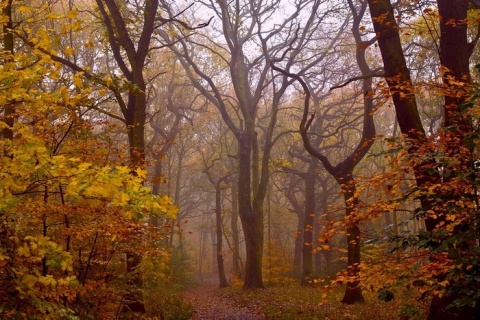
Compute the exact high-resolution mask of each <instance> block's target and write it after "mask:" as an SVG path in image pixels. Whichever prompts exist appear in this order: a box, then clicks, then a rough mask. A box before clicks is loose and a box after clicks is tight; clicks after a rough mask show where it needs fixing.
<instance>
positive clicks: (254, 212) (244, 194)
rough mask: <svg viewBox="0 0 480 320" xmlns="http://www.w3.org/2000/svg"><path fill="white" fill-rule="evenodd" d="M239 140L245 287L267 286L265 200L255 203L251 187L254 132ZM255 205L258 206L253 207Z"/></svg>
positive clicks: (244, 135)
mask: <svg viewBox="0 0 480 320" xmlns="http://www.w3.org/2000/svg"><path fill="white" fill-rule="evenodd" d="M238 142H239V148H238V150H239V168H238V209H239V216H240V220H241V221H242V227H243V232H244V236H245V249H246V255H247V259H246V261H245V279H244V283H243V288H244V289H258V288H264V285H263V277H262V258H263V237H264V234H263V202H262V203H261V206H259V204H258V203H256V205H255V204H253V203H252V195H251V194H252V190H251V185H252V182H251V153H252V147H253V138H252V136H251V135H248V134H242V135H241V136H240V139H238ZM254 206H255V207H254Z"/></svg>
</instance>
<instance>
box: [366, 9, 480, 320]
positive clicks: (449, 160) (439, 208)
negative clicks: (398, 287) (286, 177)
mask: <svg viewBox="0 0 480 320" xmlns="http://www.w3.org/2000/svg"><path fill="white" fill-rule="evenodd" d="M369 7H370V12H371V16H372V21H373V25H374V29H375V31H376V33H377V37H378V44H379V48H380V51H381V54H382V59H383V63H384V68H385V76H386V81H387V84H388V86H389V88H390V92H391V95H392V98H393V101H394V105H395V110H396V113H397V119H398V122H399V125H400V128H401V131H402V133H403V134H404V135H405V136H406V137H407V141H406V142H407V145H408V146H407V150H408V152H409V154H410V155H411V156H412V157H415V156H416V154H418V153H420V154H423V155H425V156H424V159H422V161H416V162H414V164H413V169H414V174H415V179H416V184H417V187H418V188H420V190H422V191H423V192H422V194H421V196H420V200H421V207H422V208H421V209H422V210H421V212H422V215H421V216H422V217H424V218H425V225H426V230H427V232H428V233H429V235H428V236H427V237H430V239H436V240H434V242H436V243H437V244H442V243H443V244H444V245H445V244H446V243H448V242H449V241H452V239H454V238H455V237H456V236H457V232H458V230H454V232H452V233H450V231H453V230H452V222H449V221H448V220H447V217H448V216H449V214H451V212H449V211H450V209H449V208H448V205H449V203H450V205H451V199H452V196H453V197H455V196H454V194H455V193H456V191H455V190H458V189H457V188H463V189H464V190H466V199H465V201H466V202H472V201H474V200H472V199H473V198H475V195H472V193H474V191H472V189H471V187H468V186H467V187H466V186H465V185H464V184H463V183H459V184H458V185H452V184H451V182H452V181H453V180H454V179H455V178H456V179H458V180H457V181H462V179H464V178H461V175H460V174H459V173H458V172H461V171H462V170H463V171H464V172H465V171H467V172H468V171H470V167H471V157H472V154H471V151H469V148H470V147H469V144H468V143H466V140H467V139H466V135H465V133H466V132H468V131H469V130H471V129H470V128H471V124H470V121H469V120H468V116H465V114H464V113H463V112H462V105H464V104H465V102H466V99H467V96H468V94H466V92H465V91H464V89H462V88H461V86H458V85H462V84H468V83H469V82H470V75H469V58H470V55H471V52H472V50H473V47H474V46H475V44H476V41H477V38H476V37H475V38H474V41H473V42H471V43H469V42H468V37H467V23H468V19H467V11H468V8H469V1H437V7H438V11H439V14H440V32H441V33H440V47H439V56H440V62H441V65H442V68H443V70H442V71H443V72H442V74H443V83H444V88H443V91H442V94H443V95H444V99H445V104H444V114H445V116H444V125H445V128H444V130H443V133H442V136H443V138H442V140H440V143H439V145H440V146H438V145H436V146H435V145H434V146H433V148H432V147H431V146H428V145H427V142H428V139H427V137H426V135H425V132H424V130H423V127H422V124H421V121H420V117H419V113H418V108H417V105H416V101H415V91H414V89H413V85H412V81H411V79H410V73H409V70H408V67H407V65H406V62H405V58H404V55H403V51H402V47H401V41H400V36H399V31H398V30H399V29H398V25H397V23H396V20H395V17H394V11H393V7H392V5H391V3H390V1H369ZM467 91H468V90H467ZM470 137H471V136H470ZM471 141H475V138H473V140H471ZM435 148H438V149H437V150H433V152H436V151H437V152H438V150H440V152H442V153H444V159H443V160H442V161H444V163H443V164H442V172H441V174H439V172H438V170H436V169H437V168H438V165H437V164H436V163H435V159H434V158H433V157H431V156H429V154H432V153H433V152H432V150H431V149H435ZM459 155H461V156H460V158H459ZM464 181H465V180H464ZM465 182H466V183H467V185H468V181H465ZM444 183H448V184H450V188H449V189H448V190H447V189H444V188H442V187H441V186H442V184H444ZM460 186H461V187H460ZM465 188H466V189H465ZM428 190H435V192H428ZM439 199H442V200H441V202H439ZM468 211H469V210H467V212H468ZM456 216H457V217H458V219H460V221H462V219H461V218H460V217H461V216H462V215H461V214H457V215H456ZM457 223H460V224H462V222H458V221H457V222H455V223H454V224H457ZM445 230H446V231H447V235H446V236H445V235H444V236H442V235H441V234H442V233H444V232H445ZM440 247H442V246H441V245H440V246H438V245H435V246H433V247H431V249H433V252H432V256H431V261H432V263H435V261H437V262H439V261H440V260H438V258H439V256H437V255H436V252H437V250H438V248H440ZM443 248H444V249H443V250H445V251H447V252H448V251H449V250H447V248H448V246H447V247H443ZM445 251H443V252H445ZM440 252H442V250H440ZM450 257H451V258H453V257H452V256H450ZM453 259H455V258H453ZM448 273H449V272H445V273H442V275H441V276H439V277H437V280H438V281H439V282H441V281H445V276H446V274H448ZM457 280H458V279H457ZM451 281H454V280H453V279H452V280H451ZM467 295H468V294H467ZM461 299H464V298H462V294H459V293H458V292H457V293H454V294H452V293H450V294H449V295H447V296H446V297H440V296H439V295H438V294H434V297H433V300H432V304H431V308H430V313H429V319H447V318H448V319H467V318H472V317H473V312H474V311H472V309H471V308H468V307H465V308H463V309H461V310H459V309H457V308H455V307H454V308H450V309H447V306H451V304H452V302H453V301H457V302H458V300H461ZM476 301H478V297H477V298H474V299H473V305H475V303H476ZM477 305H478V302H477ZM477 307H478V306H477Z"/></svg>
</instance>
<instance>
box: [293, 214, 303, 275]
mask: <svg viewBox="0 0 480 320" xmlns="http://www.w3.org/2000/svg"><path fill="white" fill-rule="evenodd" d="M297 217H298V222H297V236H296V237H295V247H294V254H293V268H292V270H293V273H294V274H295V276H299V278H300V280H301V277H300V271H301V267H302V241H303V227H304V222H303V219H304V217H305V215H303V214H301V212H298V213H297Z"/></svg>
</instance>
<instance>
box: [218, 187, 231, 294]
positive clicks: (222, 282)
mask: <svg viewBox="0 0 480 320" xmlns="http://www.w3.org/2000/svg"><path fill="white" fill-rule="evenodd" d="M222 181H223V180H222V179H220V180H218V181H217V184H216V186H215V222H216V236H217V252H216V253H217V267H218V279H219V282H220V288H225V287H228V281H227V277H226V276H225V267H224V264H223V228H222V226H223V222H222V201H221V197H222V188H221V183H222Z"/></svg>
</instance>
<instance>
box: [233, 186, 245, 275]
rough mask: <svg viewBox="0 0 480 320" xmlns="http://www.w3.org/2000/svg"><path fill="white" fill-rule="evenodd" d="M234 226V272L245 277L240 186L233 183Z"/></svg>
mask: <svg viewBox="0 0 480 320" xmlns="http://www.w3.org/2000/svg"><path fill="white" fill-rule="evenodd" d="M230 226H231V228H232V243H233V244H232V246H233V247H232V250H233V252H232V264H233V272H234V274H235V275H236V276H237V277H239V278H242V279H243V270H242V263H241V259H240V241H239V231H238V186H237V185H236V184H235V183H234V184H233V185H232V216H231V220H230Z"/></svg>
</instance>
